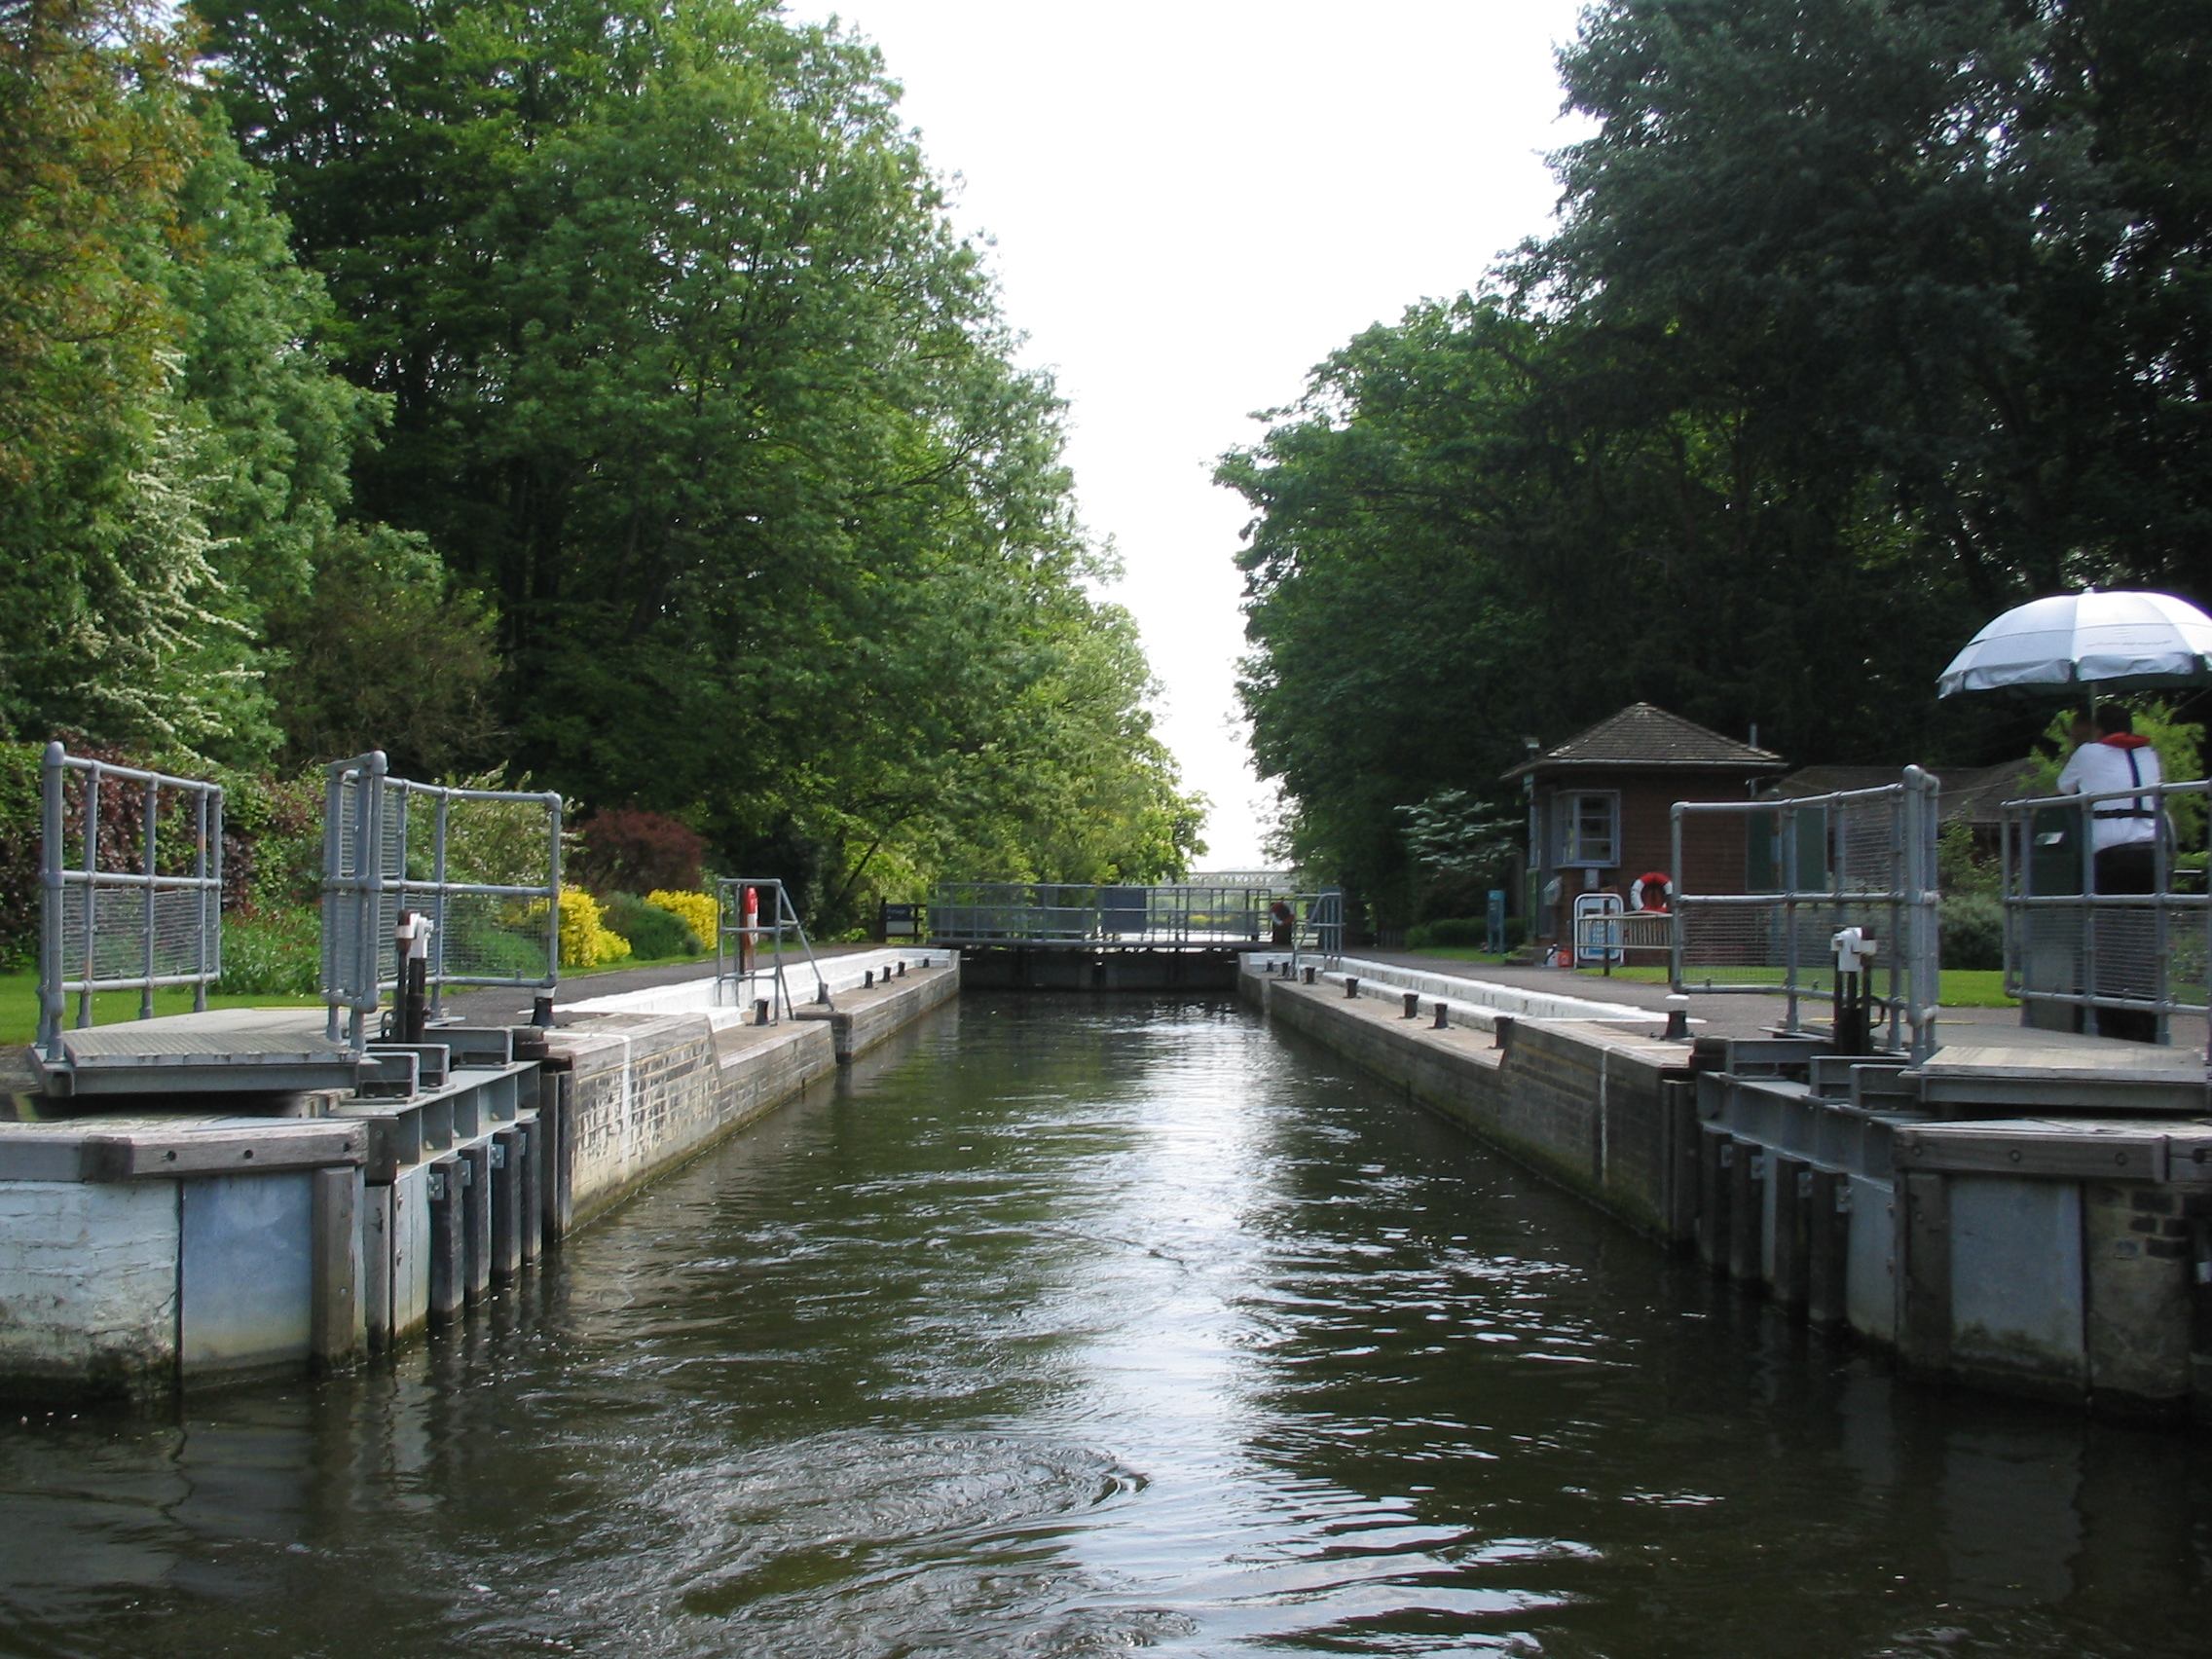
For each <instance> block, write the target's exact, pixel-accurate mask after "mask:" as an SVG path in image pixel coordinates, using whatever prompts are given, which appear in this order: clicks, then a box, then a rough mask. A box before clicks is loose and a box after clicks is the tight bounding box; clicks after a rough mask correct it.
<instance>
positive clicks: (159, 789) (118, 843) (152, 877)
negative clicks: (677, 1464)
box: [38, 743, 223, 1064]
mask: <svg viewBox="0 0 2212 1659" xmlns="http://www.w3.org/2000/svg"><path fill="white" fill-rule="evenodd" d="M72 779H78V780H81V782H79V783H78V784H77V787H76V789H75V790H74V791H72V790H71V788H70V783H71V780H72ZM40 793H41V801H40V805H41V808H42V818H43V825H42V828H43V831H44V833H43V836H42V843H43V851H42V857H41V861H40V871H39V883H40V893H39V903H40V913H39V920H40V928H39V959H38V1011H39V1018H38V1042H39V1049H40V1051H41V1053H43V1054H44V1055H45V1057H46V1058H47V1059H48V1060H50V1061H53V1062H55V1063H56V1064H59V1063H60V1062H61V1061H62V1060H63V1059H64V1058H65V1054H64V1051H63V1049H62V1046H61V1024H62V1019H63V1017H64V1015H65V1014H66V1012H67V1006H68V1000H69V998H70V996H71V995H74V996H75V997H76V998H77V1024H78V1026H79V1028H83V1027H85V1026H89V1025H91V1024H92V997H93V995H94V994H95V993H96V992H99V991H131V990H134V991H136V992H138V1017H139V1018H140V1019H151V1018H153V1016H154V992H155V991H156V989H158V988H160V987H162V986H166V985H190V986H191V987H192V990H193V995H192V1006H193V1008H194V1010H195V1011H198V1010H203V1009H205V1008H206V1006H207V987H208V985H209V984H210V983H212V982H213V981H214V980H215V979H217V978H219V977H221V975H222V972H223V932H222V930H223V919H222V915H223V791H222V788H221V786H220V785H217V784H211V783H208V782H206V781H204V780H203V779H198V778H172V777H169V776H167V775H166V774H164V773H161V772H144V771H140V770H138V769H137V768H136V767H132V766H117V765H113V764H111V763H110V762H108V761H105V760H91V759H87V758H85V757H84V756H76V755H71V754H69V753H68V752H67V751H66V750H65V749H64V748H63V747H62V746H61V745H60V744H58V743H50V744H48V745H47V746H46V757H45V762H44V765H43V767H42V771H41V778H40ZM72 794H74V795H75V800H74V803H72V801H71V798H70V797H71V795H72ZM165 797H166V798H165ZM165 818H167V819H168V820H170V822H171V824H172V826H173V827H174V828H176V829H181V830H183V831H184V833H185V835H186V836H187V839H188V844H189V851H188V852H187V853H186V855H185V856H184V857H183V858H182V859H173V858H168V857H166V852H165V845H164V842H163V839H162V825H163V821H164V819H165ZM133 820H135V822H133ZM72 837H73V838H72ZM170 844H172V845H173V842H172V843H170ZM127 865H129V866H135V867H125V866H127ZM179 866H181V867H179Z"/></svg>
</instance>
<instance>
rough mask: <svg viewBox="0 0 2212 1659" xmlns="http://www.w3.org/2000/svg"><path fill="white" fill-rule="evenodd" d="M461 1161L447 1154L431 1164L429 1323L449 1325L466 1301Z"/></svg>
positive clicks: (429, 1197)
mask: <svg viewBox="0 0 2212 1659" xmlns="http://www.w3.org/2000/svg"><path fill="white" fill-rule="evenodd" d="M429 1177H430V1190H429V1193H428V1195H427V1202H428V1205H429V1210H430V1323H431V1324H433V1325H450V1324H451V1323H453V1322H454V1321H455V1320H456V1319H459V1318H460V1317H461V1308H462V1306H463V1305H464V1304H465V1303H466V1301H467V1299H468V1296H467V1288H466V1286H467V1278H468V1234H467V1229H466V1225H465V1221H464V1216H463V1206H462V1203H461V1160H460V1159H459V1158H458V1157H455V1156H454V1155H452V1154H450V1153H449V1154H447V1155H446V1156H445V1157H443V1158H440V1159H436V1160H434V1161H432V1162H431V1164H430V1169H429Z"/></svg>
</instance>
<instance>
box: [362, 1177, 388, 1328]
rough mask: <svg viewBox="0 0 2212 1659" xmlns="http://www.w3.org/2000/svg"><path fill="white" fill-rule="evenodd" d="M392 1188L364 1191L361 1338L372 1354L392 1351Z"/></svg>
mask: <svg viewBox="0 0 2212 1659" xmlns="http://www.w3.org/2000/svg"><path fill="white" fill-rule="evenodd" d="M391 1197H392V1194H391V1187H390V1185H389V1183H380V1184H377V1185H373V1186H364V1187H363V1188H362V1190H361V1337H362V1341H363V1343H364V1345H365V1346H367V1348H368V1350H369V1351H370V1352H371V1353H385V1352H388V1351H389V1350H390V1348H391V1340H392V1339H391V1267H392V1237H391V1217H392V1209H391Z"/></svg>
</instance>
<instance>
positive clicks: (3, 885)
mask: <svg viewBox="0 0 2212 1659" xmlns="http://www.w3.org/2000/svg"><path fill="white" fill-rule="evenodd" d="M40 761H41V755H40V751H39V749H38V747H37V746H36V745H35V744H29V743H0V974H7V973H13V972H16V971H18V970H19V969H23V968H29V967H32V966H34V965H35V963H36V961H37V957H38V928H39V868H40V835H41V833H42V829H41V824H40V816H39V802H40V794H39V789H40V783H39V779H40V773H39V766H40Z"/></svg>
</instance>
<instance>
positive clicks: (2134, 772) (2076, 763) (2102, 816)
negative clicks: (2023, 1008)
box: [2058, 703, 2165, 1043]
mask: <svg viewBox="0 0 2212 1659" xmlns="http://www.w3.org/2000/svg"><path fill="white" fill-rule="evenodd" d="M2095 724H2096V741H2095V742H2093V743H2084V744H2083V745H2082V747H2081V748H2079V749H2077V750H2076V751H2075V752H2074V757H2073V758H2072V759H2071V760H2069V761H2067V762H2066V769H2065V770H2064V771H2062V772H2060V773H2059V774H2058V791H2059V793H2061V794H2085V795H2097V794H2109V793H2113V792H2115V791H2118V790H2127V789H2146V788H2155V787H2156V786H2157V785H2158V784H2161V783H2163V782H2165V776H2164V774H2163V773H2162V772H2161V771H2160V769H2159V766H2158V752H2157V750H2156V749H2153V748H2152V747H2151V740H2150V739H2149V738H2147V737H2138V736H2136V735H2135V721H2134V719H2133V717H2131V716H2130V715H2129V714H2128V712H2127V711H2126V710H2125V709H2123V708H2121V707H2120V705H2119V704H2118V703H2101V704H2099V705H2098V706H2097V712H2096V717H2095ZM2160 817H2161V813H2160V811H2159V807H2158V797H2157V795H2134V796H2129V797H2124V798H2121V799H2119V800H2103V801H2099V802H2097V803H2096V804H2095V805H2094V806H2092V807H2090V808H2089V847H2090V858H2091V862H2092V864H2093V866H2094V868H2095V872H2096V890H2097V891H2098V892H2099V893H2155V892H2157V884H2158V854H2157V844H2158V834H2159V827H2160V826H2159V820H2160ZM2097 1030H2098V1031H2099V1033H2101V1034H2102V1035H2104V1036H2106V1037H2120V1038H2124V1039H2126V1040H2127V1041H2129V1042H2134V1043H2156V1042H2157V1040H2158V1017H2157V1014H2151V1013H2149V1012H2148V1011H2145V1010H2142V1009H2117V1008H2112V1009H2104V1010H2101V1011H2100V1012H2099V1014H2098V1015H2097Z"/></svg>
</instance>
